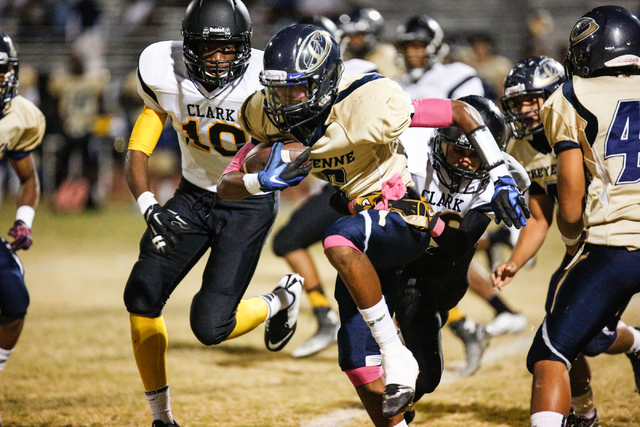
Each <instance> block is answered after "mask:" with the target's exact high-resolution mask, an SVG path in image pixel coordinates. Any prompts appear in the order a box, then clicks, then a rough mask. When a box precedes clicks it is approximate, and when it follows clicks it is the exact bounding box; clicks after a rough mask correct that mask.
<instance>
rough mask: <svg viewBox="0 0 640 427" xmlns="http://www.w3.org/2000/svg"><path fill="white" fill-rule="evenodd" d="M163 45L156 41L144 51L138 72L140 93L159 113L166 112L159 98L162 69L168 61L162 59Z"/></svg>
mask: <svg viewBox="0 0 640 427" xmlns="http://www.w3.org/2000/svg"><path fill="white" fill-rule="evenodd" d="M161 47H162V46H161V45H160V43H156V44H152V45H151V46H149V47H147V48H146V49H145V50H143V51H142V53H141V54H140V58H139V59H138V70H137V72H136V74H137V86H138V94H139V95H140V97H141V98H142V100H143V101H144V104H145V105H146V106H147V107H149V108H151V109H152V110H154V111H156V112H158V113H166V111H165V110H164V108H162V106H161V105H160V100H159V98H158V96H159V95H158V93H159V91H160V90H161V88H160V87H159V86H161V84H162V73H161V71H162V70H163V69H165V68H166V67H167V64H166V62H167V61H166V60H165V61H161V58H160V56H161V55H160V53H161V50H162V49H161Z"/></svg>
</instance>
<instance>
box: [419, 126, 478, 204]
mask: <svg viewBox="0 0 640 427" xmlns="http://www.w3.org/2000/svg"><path fill="white" fill-rule="evenodd" d="M430 145H431V164H432V166H433V168H434V170H435V171H436V173H437V174H438V179H439V180H440V182H441V183H442V184H443V185H444V186H445V187H446V188H447V189H448V190H449V191H450V192H452V193H462V194H474V193H477V192H478V191H479V190H480V189H482V188H484V187H485V186H486V185H487V183H488V182H489V180H490V178H489V171H488V170H487V169H486V167H485V166H484V164H482V163H480V166H479V167H478V169H476V170H475V171H474V170H471V169H463V168H460V167H457V166H454V165H452V164H451V163H449V161H447V154H448V153H449V150H454V149H459V150H469V151H473V152H474V153H475V152H476V151H475V149H474V148H473V146H472V145H471V143H470V142H469V140H468V139H467V137H466V135H465V134H464V133H463V132H462V130H460V129H459V128H457V127H449V128H443V129H438V130H437V131H436V134H435V135H434V137H433V138H432V139H431V142H430ZM478 158H479V155H478Z"/></svg>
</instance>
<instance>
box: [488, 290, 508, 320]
mask: <svg viewBox="0 0 640 427" xmlns="http://www.w3.org/2000/svg"><path fill="white" fill-rule="evenodd" d="M488 302H489V304H491V307H493V309H494V310H495V311H496V316H497V315H498V314H502V313H504V312H507V313H513V310H511V309H510V308H509V307H507V305H506V304H505V303H504V301H502V298H500V296H498V295H497V294H493V296H492V297H491V298H489V300H488Z"/></svg>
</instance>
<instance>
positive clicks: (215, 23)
mask: <svg viewBox="0 0 640 427" xmlns="http://www.w3.org/2000/svg"><path fill="white" fill-rule="evenodd" d="M251 33H252V28H251V18H250V16H249V12H248V11H247V8H246V7H245V5H244V3H242V1H240V0H192V1H191V3H189V6H187V11H186V13H185V15H184V19H183V20H182V36H183V37H184V43H183V52H184V62H185V65H186V67H187V72H188V73H189V76H190V77H191V78H192V79H193V80H196V81H197V82H199V83H201V84H202V85H204V86H205V87H207V89H210V88H220V87H224V86H226V85H227V84H228V83H229V82H232V81H233V80H236V79H238V78H240V77H241V76H242V75H243V74H244V72H245V71H246V70H247V67H248V66H249V59H250V58H251ZM211 41H213V42H222V43H232V44H234V45H235V47H236V55H235V58H234V59H233V60H231V61H205V60H204V59H203V58H202V56H201V55H200V50H201V44H202V43H203V42H211Z"/></svg>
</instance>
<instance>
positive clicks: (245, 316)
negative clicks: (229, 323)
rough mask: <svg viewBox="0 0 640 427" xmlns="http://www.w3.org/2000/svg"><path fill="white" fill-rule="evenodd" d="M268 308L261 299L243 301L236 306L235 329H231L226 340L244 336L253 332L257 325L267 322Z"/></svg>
mask: <svg viewBox="0 0 640 427" xmlns="http://www.w3.org/2000/svg"><path fill="white" fill-rule="evenodd" d="M268 315H269V306H267V303H266V302H265V301H264V300H263V299H262V298H251V299H243V300H242V301H240V304H238V311H237V312H236V327H235V328H233V331H232V332H231V335H229V338H227V339H228V340H230V339H232V338H236V337H239V336H240V335H244V334H246V333H247V332H249V331H252V330H254V329H255V328H256V327H258V325H259V324H261V323H262V322H264V321H265V320H267V316H268Z"/></svg>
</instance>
